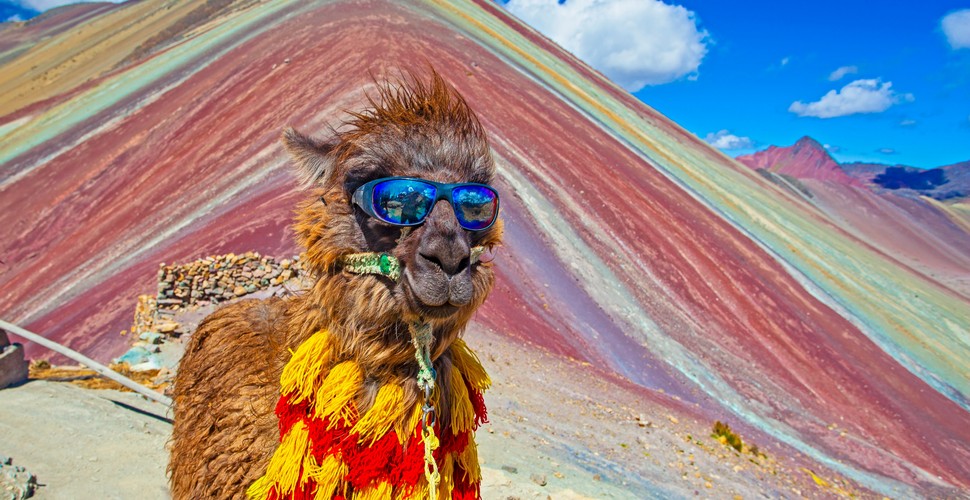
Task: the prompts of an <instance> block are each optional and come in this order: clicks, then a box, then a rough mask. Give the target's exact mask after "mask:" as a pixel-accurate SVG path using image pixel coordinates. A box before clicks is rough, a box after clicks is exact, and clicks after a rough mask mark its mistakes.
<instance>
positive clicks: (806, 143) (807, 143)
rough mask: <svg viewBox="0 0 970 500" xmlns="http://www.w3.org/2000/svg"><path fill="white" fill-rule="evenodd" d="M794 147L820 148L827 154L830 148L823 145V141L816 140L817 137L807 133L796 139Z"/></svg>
mask: <svg viewBox="0 0 970 500" xmlns="http://www.w3.org/2000/svg"><path fill="white" fill-rule="evenodd" d="M794 147H795V148H799V149H804V148H810V149H818V150H821V151H824V152H825V153H826V154H828V150H827V149H825V146H823V145H822V143H820V142H818V141H816V140H815V139H812V138H811V137H809V136H807V135H806V136H802V138H801V139H799V140H798V141H796V142H795V146H794Z"/></svg>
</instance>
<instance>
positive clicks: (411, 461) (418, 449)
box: [389, 424, 424, 494]
mask: <svg viewBox="0 0 970 500" xmlns="http://www.w3.org/2000/svg"><path fill="white" fill-rule="evenodd" d="M419 426H420V424H419ZM423 476H424V443H422V442H421V438H420V434H419V433H418V431H415V432H414V433H412V434H411V436H410V438H408V442H407V448H406V449H404V450H401V456H400V460H399V461H398V462H397V463H396V464H394V466H393V467H392V469H391V473H390V476H389V477H390V481H391V484H393V485H394V486H395V487H396V488H404V489H405V490H406V491H407V492H408V494H410V491H411V489H413V488H414V487H415V486H417V485H418V481H420V480H421V478H422V477H423Z"/></svg>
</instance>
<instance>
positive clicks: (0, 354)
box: [0, 330, 28, 389]
mask: <svg viewBox="0 0 970 500" xmlns="http://www.w3.org/2000/svg"><path fill="white" fill-rule="evenodd" d="M27 371H28V366H27V360H26V359H24V347H23V346H22V345H20V344H11V343H10V339H8V338H7V332H5V331H3V330H0V389H3V388H5V387H9V386H11V385H15V384H19V383H21V382H24V381H26V380H27Z"/></svg>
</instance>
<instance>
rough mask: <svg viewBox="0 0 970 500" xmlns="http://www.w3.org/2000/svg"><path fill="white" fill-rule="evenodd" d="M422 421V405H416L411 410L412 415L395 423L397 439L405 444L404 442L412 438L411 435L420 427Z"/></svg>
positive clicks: (402, 444)
mask: <svg viewBox="0 0 970 500" xmlns="http://www.w3.org/2000/svg"><path fill="white" fill-rule="evenodd" d="M420 421H421V405H417V406H415V407H414V410H412V411H411V416H410V417H408V418H406V419H404V418H402V419H401V420H398V421H397V422H395V423H394V432H396V433H397V441H398V443H401V446H404V443H405V442H407V441H408V439H410V437H411V435H412V434H414V430H415V429H417V428H418V422H420Z"/></svg>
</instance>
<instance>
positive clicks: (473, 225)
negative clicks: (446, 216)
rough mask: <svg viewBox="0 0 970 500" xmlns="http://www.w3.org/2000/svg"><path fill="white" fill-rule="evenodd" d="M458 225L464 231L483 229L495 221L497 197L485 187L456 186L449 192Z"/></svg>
mask: <svg viewBox="0 0 970 500" xmlns="http://www.w3.org/2000/svg"><path fill="white" fill-rule="evenodd" d="M451 198H452V200H451V202H452V203H453V204H454V206H455V215H456V216H457V217H458V223H459V224H461V227H463V228H465V229H470V230H472V231H477V230H479V229H485V228H486V227H488V226H489V225H491V224H492V222H494V221H495V215H496V212H497V211H498V195H497V194H496V193H495V190H493V189H492V188H490V187H487V186H473V185H465V186H457V187H455V189H454V191H452V192H451Z"/></svg>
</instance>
